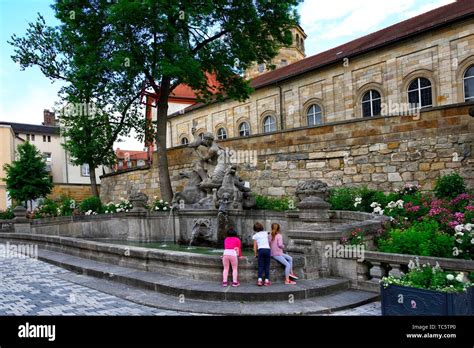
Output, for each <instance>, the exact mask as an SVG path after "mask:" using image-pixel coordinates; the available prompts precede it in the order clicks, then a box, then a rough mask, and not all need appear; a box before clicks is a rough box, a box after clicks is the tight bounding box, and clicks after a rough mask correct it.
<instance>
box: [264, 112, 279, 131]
mask: <svg viewBox="0 0 474 348" xmlns="http://www.w3.org/2000/svg"><path fill="white" fill-rule="evenodd" d="M276 130H277V129H276V120H275V117H273V116H266V117H265V118H264V119H263V132H264V133H270V132H275V131H276Z"/></svg>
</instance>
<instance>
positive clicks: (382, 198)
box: [329, 186, 396, 213]
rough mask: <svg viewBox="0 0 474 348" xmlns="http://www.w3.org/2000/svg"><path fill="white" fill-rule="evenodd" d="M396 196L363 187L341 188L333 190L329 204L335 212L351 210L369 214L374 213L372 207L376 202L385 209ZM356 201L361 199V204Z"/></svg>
mask: <svg viewBox="0 0 474 348" xmlns="http://www.w3.org/2000/svg"><path fill="white" fill-rule="evenodd" d="M395 196H396V194H389V195H385V193H383V192H382V191H378V190H372V189H369V188H367V187H366V186H363V187H341V188H335V189H331V192H330V195H329V203H330V204H331V209H333V210H350V211H364V212H367V213H372V212H373V207H371V206H370V205H371V204H372V203H374V202H377V203H379V204H380V205H381V206H382V207H385V206H386V205H387V204H388V202H390V200H391V199H393V198H394V197H395ZM356 199H361V200H360V203H358V202H357V201H356Z"/></svg>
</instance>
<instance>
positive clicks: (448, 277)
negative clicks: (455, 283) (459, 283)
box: [446, 274, 454, 280]
mask: <svg viewBox="0 0 474 348" xmlns="http://www.w3.org/2000/svg"><path fill="white" fill-rule="evenodd" d="M446 279H447V280H453V279H454V276H453V275H452V274H448V275H447V276H446Z"/></svg>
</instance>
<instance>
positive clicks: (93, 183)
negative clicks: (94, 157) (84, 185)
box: [89, 164, 99, 197]
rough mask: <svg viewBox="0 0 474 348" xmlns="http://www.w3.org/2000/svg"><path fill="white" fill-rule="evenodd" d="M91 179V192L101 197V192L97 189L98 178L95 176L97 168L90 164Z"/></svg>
mask: <svg viewBox="0 0 474 348" xmlns="http://www.w3.org/2000/svg"><path fill="white" fill-rule="evenodd" d="M89 177H90V179H91V192H92V195H93V196H97V197H99V190H98V188H97V178H96V176H95V167H94V166H92V165H91V164H89Z"/></svg>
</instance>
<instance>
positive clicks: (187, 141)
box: [181, 137, 189, 145]
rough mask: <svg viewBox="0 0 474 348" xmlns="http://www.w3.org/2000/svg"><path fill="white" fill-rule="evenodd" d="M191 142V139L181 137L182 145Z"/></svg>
mask: <svg viewBox="0 0 474 348" xmlns="http://www.w3.org/2000/svg"><path fill="white" fill-rule="evenodd" d="M187 144H189V139H188V138H187V137H182V138H181V145H187Z"/></svg>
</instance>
